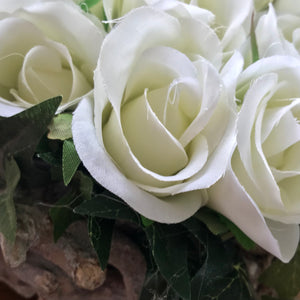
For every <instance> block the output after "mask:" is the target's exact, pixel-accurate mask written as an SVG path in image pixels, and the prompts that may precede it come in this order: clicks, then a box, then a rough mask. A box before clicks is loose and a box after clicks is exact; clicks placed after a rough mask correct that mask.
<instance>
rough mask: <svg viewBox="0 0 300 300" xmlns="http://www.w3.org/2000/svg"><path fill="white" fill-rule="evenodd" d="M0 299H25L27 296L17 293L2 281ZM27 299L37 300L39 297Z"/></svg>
mask: <svg viewBox="0 0 300 300" xmlns="http://www.w3.org/2000/svg"><path fill="white" fill-rule="evenodd" d="M0 299H1V300H25V298H23V297H21V296H20V295H18V294H16V293H15V292H14V291H12V290H11V289H10V288H9V287H8V286H7V285H5V284H4V283H1V282H0ZM27 300H37V297H33V298H30V299H28V298H27Z"/></svg>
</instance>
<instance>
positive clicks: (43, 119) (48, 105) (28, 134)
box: [0, 97, 61, 181]
mask: <svg viewBox="0 0 300 300" xmlns="http://www.w3.org/2000/svg"><path fill="white" fill-rule="evenodd" d="M60 102H61V97H56V98H53V99H49V100H46V101H44V102H42V103H40V104H38V105H35V106H33V107H31V108H29V109H27V110H25V111H23V112H21V113H19V114H16V115H14V116H12V117H10V118H6V119H2V120H0V181H1V179H2V180H3V178H4V177H5V175H4V167H3V164H4V159H5V157H6V156H9V155H10V156H14V157H15V159H16V161H17V163H18V165H19V168H20V169H21V172H22V174H24V173H25V172H28V171H29V170H30V167H31V158H32V156H33V154H34V152H35V149H36V147H37V145H38V143H39V141H40V139H41V137H42V136H43V134H44V133H45V132H46V131H47V126H48V124H49V123H50V121H51V120H52V118H53V116H54V114H55V112H56V110H57V108H58V106H59V104H60Z"/></svg>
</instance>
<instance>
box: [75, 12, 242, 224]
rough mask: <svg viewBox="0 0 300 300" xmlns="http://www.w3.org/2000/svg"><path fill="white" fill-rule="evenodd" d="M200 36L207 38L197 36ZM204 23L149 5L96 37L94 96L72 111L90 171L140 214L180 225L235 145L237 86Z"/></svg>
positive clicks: (233, 63)
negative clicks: (99, 38) (99, 45)
mask: <svg viewBox="0 0 300 300" xmlns="http://www.w3.org/2000/svg"><path fill="white" fill-rule="evenodd" d="M203 41H205V43H204V42H203ZM221 58H222V52H221V49H220V42H219V39H218V38H217V36H216V35H215V33H214V31H213V30H212V29H210V28H209V27H208V26H207V25H206V24H205V23H202V22H200V21H199V20H195V19H193V18H186V17H178V18H177V17H174V16H171V15H170V14H167V13H164V12H162V11H159V10H155V9H152V8H149V7H144V8H138V9H136V10H134V11H132V12H131V13H130V14H128V15H127V16H126V17H125V18H124V19H123V20H122V21H121V22H120V24H119V25H118V26H117V27H116V28H115V29H114V30H113V31H111V32H110V33H109V34H108V35H107V37H106V39H105V40H104V42H103V47H102V50H101V54H100V60H99V63H98V68H97V69H96V71H95V94H94V101H92V100H88V99H84V100H83V101H82V102H81V104H80V105H79V106H78V108H77V109H76V111H75V113H74V119H73V137H74V143H75V146H76V149H77V151H78V154H79V156H80V158H81V160H82V161H83V163H84V165H85V166H86V168H87V169H88V170H89V172H90V173H91V175H92V176H93V177H94V178H95V179H96V180H97V181H98V182H99V183H100V184H102V185H103V186H104V187H106V188H107V189H108V190H110V191H112V192H113V193H115V194H116V195H118V196H119V197H121V198H122V199H124V200H125V201H126V202H127V203H128V204H129V205H130V206H132V207H133V208H134V209H135V210H137V211H138V212H139V213H141V214H143V215H144V216H146V217H148V218H150V219H153V220H157V221H160V222H180V221H182V220H184V219H186V218H188V217H190V216H191V215H192V214H193V213H195V212H196V211H197V210H198V208H199V207H201V206H202V205H204V204H205V201H206V199H205V198H203V197H202V195H201V191H200V190H201V189H204V188H207V187H209V186H211V185H212V184H214V183H215V182H216V181H217V180H218V179H219V178H220V177H221V176H222V175H223V174H224V172H225V169H226V166H227V163H228V160H229V158H230V154H231V152H232V151H233V146H234V143H235V130H234V129H235V121H236V118H235V112H234V91H235V82H236V78H237V76H238V74H239V72H240V71H241V69H242V65H243V60H242V57H241V56H240V55H238V54H235V55H234V56H233V57H232V58H231V60H230V61H229V62H228V65H226V66H225V67H224V68H223V69H222V73H221V74H219V72H218V70H217V69H216V68H215V67H214V66H213V65H212V64H211V63H210V61H211V62H214V63H215V64H216V65H217V66H219V65H220V60H221Z"/></svg>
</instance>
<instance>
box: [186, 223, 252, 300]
mask: <svg viewBox="0 0 300 300" xmlns="http://www.w3.org/2000/svg"><path fill="white" fill-rule="evenodd" d="M183 224H184V226H186V228H187V229H188V230H189V231H190V232H191V233H192V234H193V235H194V236H195V237H196V238H198V239H199V241H200V242H201V243H202V245H203V246H204V247H205V250H206V259H205V262H204V264H203V265H202V267H201V268H200V269H199V271H198V272H197V273H196V275H195V276H194V277H193V279H192V281H191V290H192V297H191V299H192V300H232V299H235V300H250V299H251V294H250V292H249V287H248V283H247V280H246V278H245V272H244V270H243V268H242V266H241V263H240V262H238V261H236V259H235V255H234V252H235V251H234V248H233V247H231V248H230V249H227V248H225V245H224V243H223V242H222V241H221V240H220V239H219V238H218V237H216V236H214V235H212V234H211V233H210V232H209V231H207V230H206V229H205V228H204V227H203V226H202V224H201V223H200V222H199V221H197V220H196V219H195V218H190V219H189V220H187V221H185V222H184V223H183Z"/></svg>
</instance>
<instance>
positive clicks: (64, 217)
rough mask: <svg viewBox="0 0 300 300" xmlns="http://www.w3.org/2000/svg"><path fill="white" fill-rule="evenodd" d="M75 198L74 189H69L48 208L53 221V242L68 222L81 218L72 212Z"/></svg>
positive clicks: (63, 230) (64, 229) (67, 225)
mask: <svg viewBox="0 0 300 300" xmlns="http://www.w3.org/2000/svg"><path fill="white" fill-rule="evenodd" d="M76 200H78V197H77V193H76V191H74V190H72V191H69V192H68V193H66V194H65V195H64V196H63V197H62V198H61V199H59V200H58V201H57V202H56V203H55V206H54V207H53V208H51V209H50V211H49V214H50V217H51V220H52V223H53V238H54V241H55V242H56V241H57V240H58V239H59V238H60V237H61V236H62V234H63V233H64V232H65V231H66V229H67V228H68V227H69V225H70V224H72V223H73V222H75V221H77V220H80V219H81V218H82V217H81V216H80V215H76V214H74V212H73V205H74V204H75V203H74V202H75V201H76Z"/></svg>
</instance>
